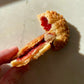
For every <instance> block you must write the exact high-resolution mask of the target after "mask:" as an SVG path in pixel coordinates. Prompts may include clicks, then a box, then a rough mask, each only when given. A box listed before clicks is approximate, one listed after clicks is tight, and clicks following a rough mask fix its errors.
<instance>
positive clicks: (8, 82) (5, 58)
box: [0, 47, 28, 84]
mask: <svg viewBox="0 0 84 84" xmlns="http://www.w3.org/2000/svg"><path fill="white" fill-rule="evenodd" d="M17 52H18V48H17V47H12V48H10V49H5V50H3V51H0V65H1V64H4V63H8V62H10V61H11V58H12V57H13V56H15V55H16V54H17ZM27 70H28V65H26V66H23V67H12V68H11V69H9V70H8V71H7V73H5V74H4V75H3V77H2V78H1V79H0V84H16V83H17V82H18V80H19V79H20V77H21V75H23V73H24V72H26V71H27Z"/></svg>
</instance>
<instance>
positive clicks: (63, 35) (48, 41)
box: [11, 11, 69, 67]
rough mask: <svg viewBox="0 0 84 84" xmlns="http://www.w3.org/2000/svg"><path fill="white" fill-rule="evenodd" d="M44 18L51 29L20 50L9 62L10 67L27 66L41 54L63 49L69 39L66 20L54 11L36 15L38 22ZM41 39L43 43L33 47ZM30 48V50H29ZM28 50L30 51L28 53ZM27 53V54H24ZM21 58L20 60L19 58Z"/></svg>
mask: <svg viewBox="0 0 84 84" xmlns="http://www.w3.org/2000/svg"><path fill="white" fill-rule="evenodd" d="M42 16H44V17H46V18H47V20H48V23H49V24H51V25H52V26H51V29H50V30H49V31H46V32H45V33H44V34H43V35H41V36H39V37H37V38H36V39H34V40H32V41H31V42H29V43H28V44H27V45H26V46H25V47H24V48H22V49H21V50H20V51H19V52H18V54H17V55H16V56H15V58H18V59H15V58H14V59H15V60H13V61H12V62H11V64H12V66H16V67H21V66H24V65H26V64H28V63H29V62H30V61H31V60H32V59H38V57H40V56H41V55H42V54H43V53H45V52H46V51H47V50H49V49H50V48H51V46H52V47H54V48H55V49H56V50H59V49H61V48H63V47H64V46H65V45H66V44H67V42H68V39H69V28H68V26H67V22H66V20H65V19H64V18H63V16H62V15H60V14H58V13H57V12H55V11H46V12H45V13H42V14H40V15H38V19H39V21H40V20H41V19H40V18H41V17H42ZM42 39H44V42H43V43H42V44H40V45H38V46H37V47H35V48H32V47H34V46H35V45H36V44H37V43H39V42H40V41H41V40H42ZM31 48H32V49H31ZM28 49H31V50H30V51H29V52H28V51H27V50H28ZM26 52H28V53H27V54H25V53H26ZM21 56H22V58H20V57H21Z"/></svg>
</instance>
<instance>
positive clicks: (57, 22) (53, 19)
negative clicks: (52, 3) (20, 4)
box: [38, 11, 69, 50]
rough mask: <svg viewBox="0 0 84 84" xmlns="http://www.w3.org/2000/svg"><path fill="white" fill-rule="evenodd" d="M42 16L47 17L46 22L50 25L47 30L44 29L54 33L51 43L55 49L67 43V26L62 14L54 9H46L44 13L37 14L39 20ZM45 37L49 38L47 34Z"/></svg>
mask: <svg viewBox="0 0 84 84" xmlns="http://www.w3.org/2000/svg"><path fill="white" fill-rule="evenodd" d="M43 16H44V17H46V18H47V19H48V23H49V24H51V25H52V27H51V29H50V30H49V31H46V32H47V34H48V33H54V34H55V36H56V37H55V39H54V40H53V43H52V45H53V46H54V47H55V49H56V50H59V49H61V48H63V47H64V46H65V45H66V44H67V42H68V39H69V28H68V26H67V22H66V20H65V19H64V18H63V16H62V15H60V14H58V13H57V12H55V11H46V12H45V13H42V14H39V15H38V19H39V21H40V18H41V17H43ZM40 22H41V21H40ZM46 38H49V37H48V35H46Z"/></svg>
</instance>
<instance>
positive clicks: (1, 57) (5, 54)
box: [0, 47, 18, 65]
mask: <svg viewBox="0 0 84 84" xmlns="http://www.w3.org/2000/svg"><path fill="white" fill-rule="evenodd" d="M17 52H18V47H12V48H9V49H5V50H2V51H0V65H1V64H3V63H8V62H10V61H11V58H12V57H13V56H15V55H16V54H17Z"/></svg>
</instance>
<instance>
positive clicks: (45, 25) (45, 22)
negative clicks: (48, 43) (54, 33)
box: [40, 16, 51, 31]
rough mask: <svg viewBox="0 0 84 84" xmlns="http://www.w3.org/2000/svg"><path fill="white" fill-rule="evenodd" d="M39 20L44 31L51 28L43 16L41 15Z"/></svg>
mask: <svg viewBox="0 0 84 84" xmlns="http://www.w3.org/2000/svg"><path fill="white" fill-rule="evenodd" d="M40 20H41V26H43V28H44V29H45V30H46V31H49V30H50V29H51V24H49V23H48V20H47V18H46V17H45V16H42V17H41V18H40Z"/></svg>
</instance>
